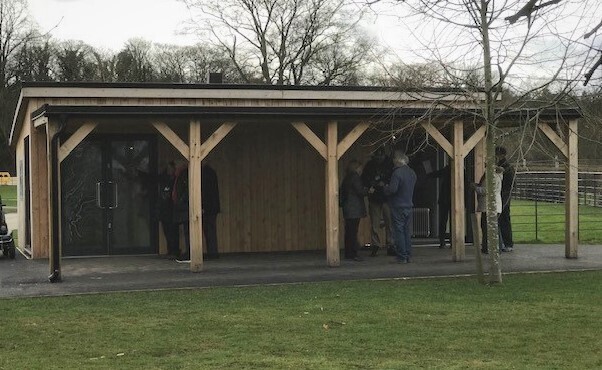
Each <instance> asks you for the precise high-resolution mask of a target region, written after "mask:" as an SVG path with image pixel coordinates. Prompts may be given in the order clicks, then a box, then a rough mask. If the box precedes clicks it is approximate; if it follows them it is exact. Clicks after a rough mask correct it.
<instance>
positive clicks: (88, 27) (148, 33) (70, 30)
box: [28, 0, 195, 50]
mask: <svg viewBox="0 0 602 370" xmlns="http://www.w3.org/2000/svg"><path fill="white" fill-rule="evenodd" d="M28 3H29V11H30V13H31V15H32V16H33V18H34V19H35V21H36V22H37V23H38V25H39V26H40V29H41V31H43V32H50V34H51V35H52V36H53V37H54V38H56V39H59V40H81V41H84V42H85V43H87V44H90V45H92V46H95V47H99V48H104V49H110V50H119V49H120V48H121V47H122V46H123V44H124V43H125V42H126V41H127V40H128V39H130V38H134V37H141V38H144V39H146V40H149V41H152V42H157V43H170V44H177V45H189V44H193V43H194V42H195V40H194V37H192V36H188V35H182V34H178V29H179V28H181V27H180V26H181V23H182V22H183V21H185V20H186V19H187V18H188V11H187V9H186V7H185V6H184V4H182V3H181V2H178V1H177V0H28Z"/></svg>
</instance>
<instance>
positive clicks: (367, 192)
mask: <svg viewBox="0 0 602 370" xmlns="http://www.w3.org/2000/svg"><path fill="white" fill-rule="evenodd" d="M495 161H496V166H495V171H494V179H493V182H494V193H495V205H496V211H497V223H498V227H499V236H500V239H499V245H500V251H502V252H511V251H513V249H514V242H513V240H512V225H511V220H510V198H511V192H512V186H513V184H514V175H515V173H514V168H513V167H512V165H511V164H510V163H509V162H508V160H507V158H506V148H504V147H501V146H498V147H496V148H495ZM428 176H429V177H431V178H439V179H440V181H441V185H440V194H439V199H438V204H439V247H440V248H445V246H446V241H445V236H446V227H447V223H448V221H449V216H450V211H451V190H452V189H451V169H450V166H449V165H448V166H445V167H443V168H442V169H440V170H438V171H435V172H432V173H430V174H429V175H428ZM416 179H417V177H416V173H415V172H414V171H413V170H412V169H411V168H410V167H409V166H408V157H407V156H406V155H405V154H404V153H403V152H402V151H395V152H394V153H393V156H392V158H390V157H388V156H387V155H386V153H385V150H384V148H382V147H380V148H378V149H377V150H376V151H375V152H374V154H373V156H372V158H371V159H370V160H369V161H368V162H367V163H366V165H365V166H364V168H362V165H361V163H360V162H359V161H357V160H352V161H350V162H349V165H348V166H347V171H346V174H345V177H344V179H343V181H342V184H341V188H340V189H339V203H340V206H341V207H342V209H343V218H344V219H345V258H346V259H351V260H355V261H361V260H362V258H361V257H360V256H359V255H358V251H359V248H360V243H359V241H358V229H359V224H360V220H361V219H362V218H364V217H366V216H367V215H369V216H370V228H371V233H370V234H371V236H370V247H371V254H370V255H371V256H376V255H377V253H378V250H379V249H380V248H381V247H387V249H388V250H393V251H394V255H395V258H396V261H397V262H401V263H408V262H410V260H411V256H412V242H411V231H410V220H411V217H412V207H413V202H412V197H413V194H414V186H415V184H416ZM473 189H474V190H475V192H476V194H477V202H478V204H477V208H476V212H481V214H482V217H481V228H482V235H483V239H482V243H481V252H482V253H489V247H488V243H487V214H486V210H487V205H486V186H485V175H483V177H482V178H481V179H480V181H479V183H475V184H473ZM365 197H367V198H368V211H367V212H366V205H365V201H364V198H365ZM382 223H384V227H385V233H384V234H385V239H384V240H381V234H380V232H379V229H380V228H381V226H382Z"/></svg>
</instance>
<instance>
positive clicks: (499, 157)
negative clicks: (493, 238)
mask: <svg viewBox="0 0 602 370" xmlns="http://www.w3.org/2000/svg"><path fill="white" fill-rule="evenodd" d="M495 160H496V162H497V165H498V166H500V167H502V168H503V169H504V175H503V178H502V213H500V216H499V228H500V234H501V236H502V241H503V243H504V245H503V247H502V248H501V251H502V252H512V251H513V250H514V241H513V240H512V221H511V219H510V198H511V197H512V187H513V186H514V175H515V172H514V167H512V165H511V164H510V163H509V162H508V160H507V159H506V148H504V147H502V146H498V147H496V148H495Z"/></svg>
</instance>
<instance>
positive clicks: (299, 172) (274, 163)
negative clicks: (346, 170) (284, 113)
mask: <svg viewBox="0 0 602 370" xmlns="http://www.w3.org/2000/svg"><path fill="white" fill-rule="evenodd" d="M203 137H206V136H205V134H203ZM206 162H207V163H208V164H210V165H211V166H212V167H213V168H214V169H215V170H216V172H217V174H218V179H219V185H220V198H221V199H220V200H221V208H222V213H221V214H220V215H219V217H218V237H219V246H220V251H221V252H225V253H228V252H267V251H294V250H316V249H324V246H325V221H324V219H325V214H324V212H325V210H324V197H325V195H324V189H325V188H324V168H325V164H324V160H323V159H322V158H321V157H320V156H319V154H318V153H317V152H315V150H314V149H313V148H311V147H310V146H309V144H307V143H306V142H305V140H304V139H303V138H302V137H301V136H300V135H299V134H298V133H296V132H295V131H294V129H293V128H292V127H291V126H290V125H286V124H273V125H268V124H266V125H261V124H250V125H239V126H237V127H236V128H235V129H234V130H233V131H232V132H231V133H230V134H229V135H228V136H227V137H226V138H225V139H224V140H223V141H222V142H221V143H220V144H219V145H218V146H217V147H216V148H215V149H214V150H213V151H212V152H211V154H210V155H209V156H208V157H207V159H206Z"/></svg>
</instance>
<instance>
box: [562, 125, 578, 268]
mask: <svg viewBox="0 0 602 370" xmlns="http://www.w3.org/2000/svg"><path fill="white" fill-rule="evenodd" d="M577 123H578V121H577V120H576V119H573V120H570V121H569V130H568V140H567V141H568V145H567V153H568V158H567V161H566V172H565V180H566V195H565V223H566V226H565V256H566V258H577V245H578V243H579V193H578V189H579V187H578V186H579V184H578V181H579V155H578V145H577V144H578V136H577V134H578V132H577V129H578V128H577Z"/></svg>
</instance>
